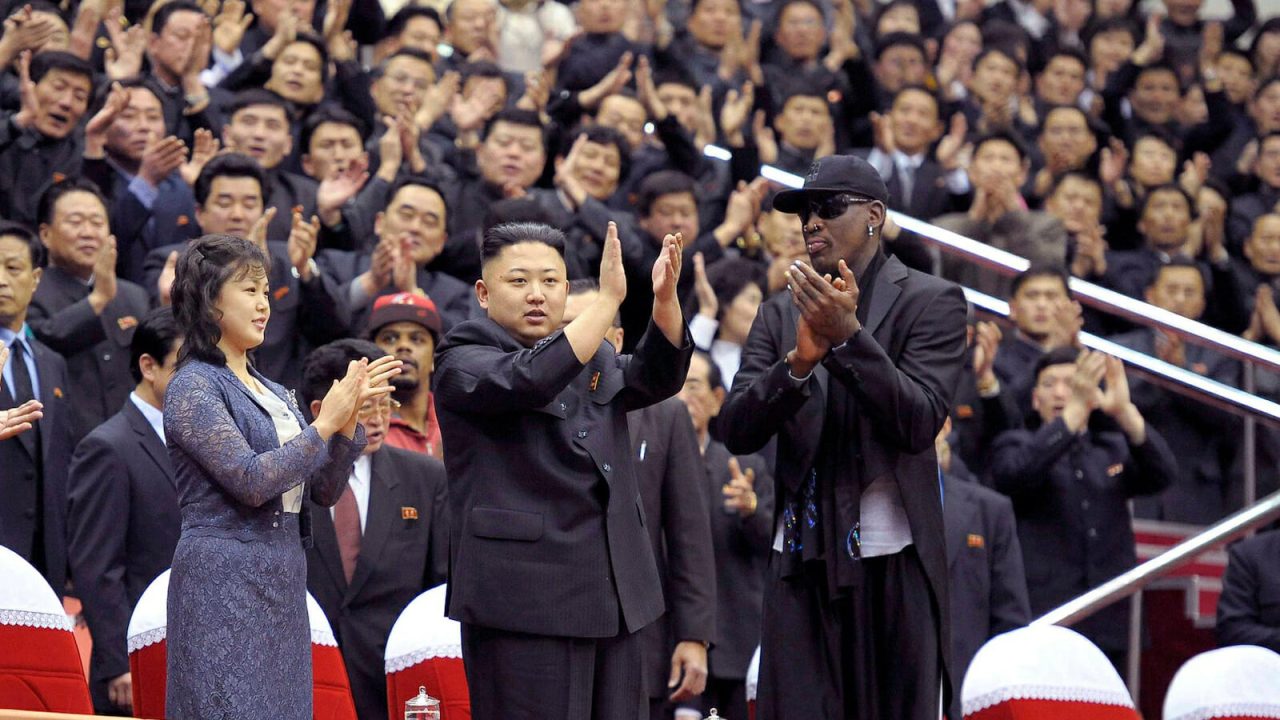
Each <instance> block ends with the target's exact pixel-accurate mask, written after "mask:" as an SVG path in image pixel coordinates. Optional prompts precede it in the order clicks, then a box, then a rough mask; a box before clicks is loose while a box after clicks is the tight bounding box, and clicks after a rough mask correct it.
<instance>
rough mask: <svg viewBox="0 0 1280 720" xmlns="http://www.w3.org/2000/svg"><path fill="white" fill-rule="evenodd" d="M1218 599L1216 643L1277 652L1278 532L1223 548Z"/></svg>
mask: <svg viewBox="0 0 1280 720" xmlns="http://www.w3.org/2000/svg"><path fill="white" fill-rule="evenodd" d="M1227 558H1228V560H1227V572H1226V574H1224V575H1223V576H1222V595H1221V596H1219V597H1218V644H1219V645H1224V646H1225V645H1260V646H1262V647H1264V648H1267V649H1268V650H1274V651H1275V652H1280V530H1271V531H1268V532H1264V533H1260V534H1258V535H1255V536H1254V537H1251V538H1248V539H1246V540H1241V541H1240V542H1238V543H1236V544H1234V545H1232V546H1231V547H1230V548H1228V549H1227Z"/></svg>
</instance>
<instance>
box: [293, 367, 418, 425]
mask: <svg viewBox="0 0 1280 720" xmlns="http://www.w3.org/2000/svg"><path fill="white" fill-rule="evenodd" d="M403 365H404V363H403V362H401V361H400V360H398V359H396V357H395V356H393V355H384V356H383V357H380V358H378V359H377V360H374V361H373V362H369V359H368V358H361V359H360V360H358V361H357V360H353V361H352V362H351V363H350V364H349V365H347V374H346V375H345V376H344V377H343V378H342V379H341V380H334V381H333V384H332V385H331V386H330V387H329V392H327V393H325V396H324V400H323V401H321V404H320V413H319V415H318V416H317V417H316V421H315V422H314V423H312V425H313V426H314V427H315V428H316V430H317V431H318V432H319V433H320V437H321V438H322V439H324V440H326V441H327V440H328V439H329V438H330V437H333V435H334V434H335V433H341V434H342V435H343V437H346V438H347V439H351V438H353V437H355V432H356V423H357V421H358V420H357V418H358V416H359V414H360V408H361V406H363V405H364V404H365V403H366V402H368V401H370V400H377V399H378V398H381V397H384V396H386V395H390V394H391V392H392V390H393V388H392V387H391V378H393V377H395V376H396V375H399V374H400V368H401V366H403Z"/></svg>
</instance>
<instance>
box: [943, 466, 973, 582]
mask: <svg viewBox="0 0 1280 720" xmlns="http://www.w3.org/2000/svg"><path fill="white" fill-rule="evenodd" d="M962 482H967V481H965V480H961V479H960V478H958V477H954V476H953V477H950V478H947V479H946V483H947V487H948V488H953V487H955V486H956V485H958V484H959V483H962ZM973 511H974V505H973V503H971V502H970V501H969V496H968V495H966V494H965V493H963V492H955V493H953V492H948V493H947V497H946V501H945V504H944V505H943V518H944V521H945V522H944V525H945V528H944V529H945V530H946V538H947V567H954V566H955V564H956V561H957V560H959V559H960V550H961V548H963V547H964V546H965V543H966V541H965V538H966V537H967V536H968V534H969V533H968V530H969V528H972V527H975V526H976V525H975V523H974V522H973ZM953 520H954V522H953Z"/></svg>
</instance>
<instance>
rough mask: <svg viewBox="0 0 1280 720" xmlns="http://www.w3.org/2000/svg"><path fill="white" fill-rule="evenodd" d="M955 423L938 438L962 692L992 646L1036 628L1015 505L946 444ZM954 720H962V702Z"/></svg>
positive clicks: (955, 704)
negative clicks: (976, 659)
mask: <svg viewBox="0 0 1280 720" xmlns="http://www.w3.org/2000/svg"><path fill="white" fill-rule="evenodd" d="M950 429H951V421H950V420H948V421H947V424H946V425H944V426H943V429H942V432H940V433H938V439H937V442H936V447H937V451H938V469H939V470H940V471H941V474H942V480H943V484H944V487H945V488H946V502H944V503H943V504H942V518H943V522H944V523H945V525H946V530H947V574H948V577H949V578H950V581H951V609H950V613H951V662H952V663H953V668H954V673H955V680H956V685H957V686H961V687H962V686H963V685H964V676H965V673H966V672H968V670H969V663H971V662H973V656H974V655H976V654H977V653H978V648H980V647H982V646H983V644H984V643H986V642H987V640H990V639H991V638H993V637H995V636H996V635H999V634H1001V633H1005V632H1009V631H1010V630H1013V629H1015V628H1020V627H1023V626H1025V625H1026V624H1027V623H1029V622H1031V606H1030V603H1029V601H1028V600H1027V576H1026V573H1025V571H1024V570H1023V566H1022V547H1021V546H1020V545H1019V544H1018V534H1017V530H1016V528H1015V524H1014V520H1013V503H1011V502H1009V498H1007V497H1005V496H1004V495H1001V494H1000V493H998V492H996V491H995V490H991V489H989V488H985V487H983V486H981V485H979V484H978V481H977V479H976V478H975V477H974V476H973V474H972V473H970V472H969V469H968V468H967V467H965V465H964V462H963V461H962V460H961V459H960V458H959V457H958V456H955V455H952V450H951V446H950V444H949V443H948V441H947V436H948V435H949V434H950ZM949 717H951V718H952V720H960V717H961V712H960V697H959V693H956V697H954V698H953V699H952V702H951V707H950V708H949Z"/></svg>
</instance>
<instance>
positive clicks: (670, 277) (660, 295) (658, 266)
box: [610, 225, 684, 303]
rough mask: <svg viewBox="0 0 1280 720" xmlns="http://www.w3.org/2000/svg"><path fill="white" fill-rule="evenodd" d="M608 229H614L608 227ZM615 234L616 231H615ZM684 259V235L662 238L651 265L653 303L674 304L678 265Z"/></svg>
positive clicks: (678, 280)
mask: <svg viewBox="0 0 1280 720" xmlns="http://www.w3.org/2000/svg"><path fill="white" fill-rule="evenodd" d="M610 227H614V226H612V225H610ZM615 232H616V229H615ZM683 258H684V234H683V233H676V234H675V235H667V236H666V237H664V238H662V251H661V252H660V253H659V254H658V259H657V260H656V261H654V263H653V272H652V276H653V298H654V302H655V303H674V302H676V284H677V283H679V282H680V263H681V261H682V260H683Z"/></svg>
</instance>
